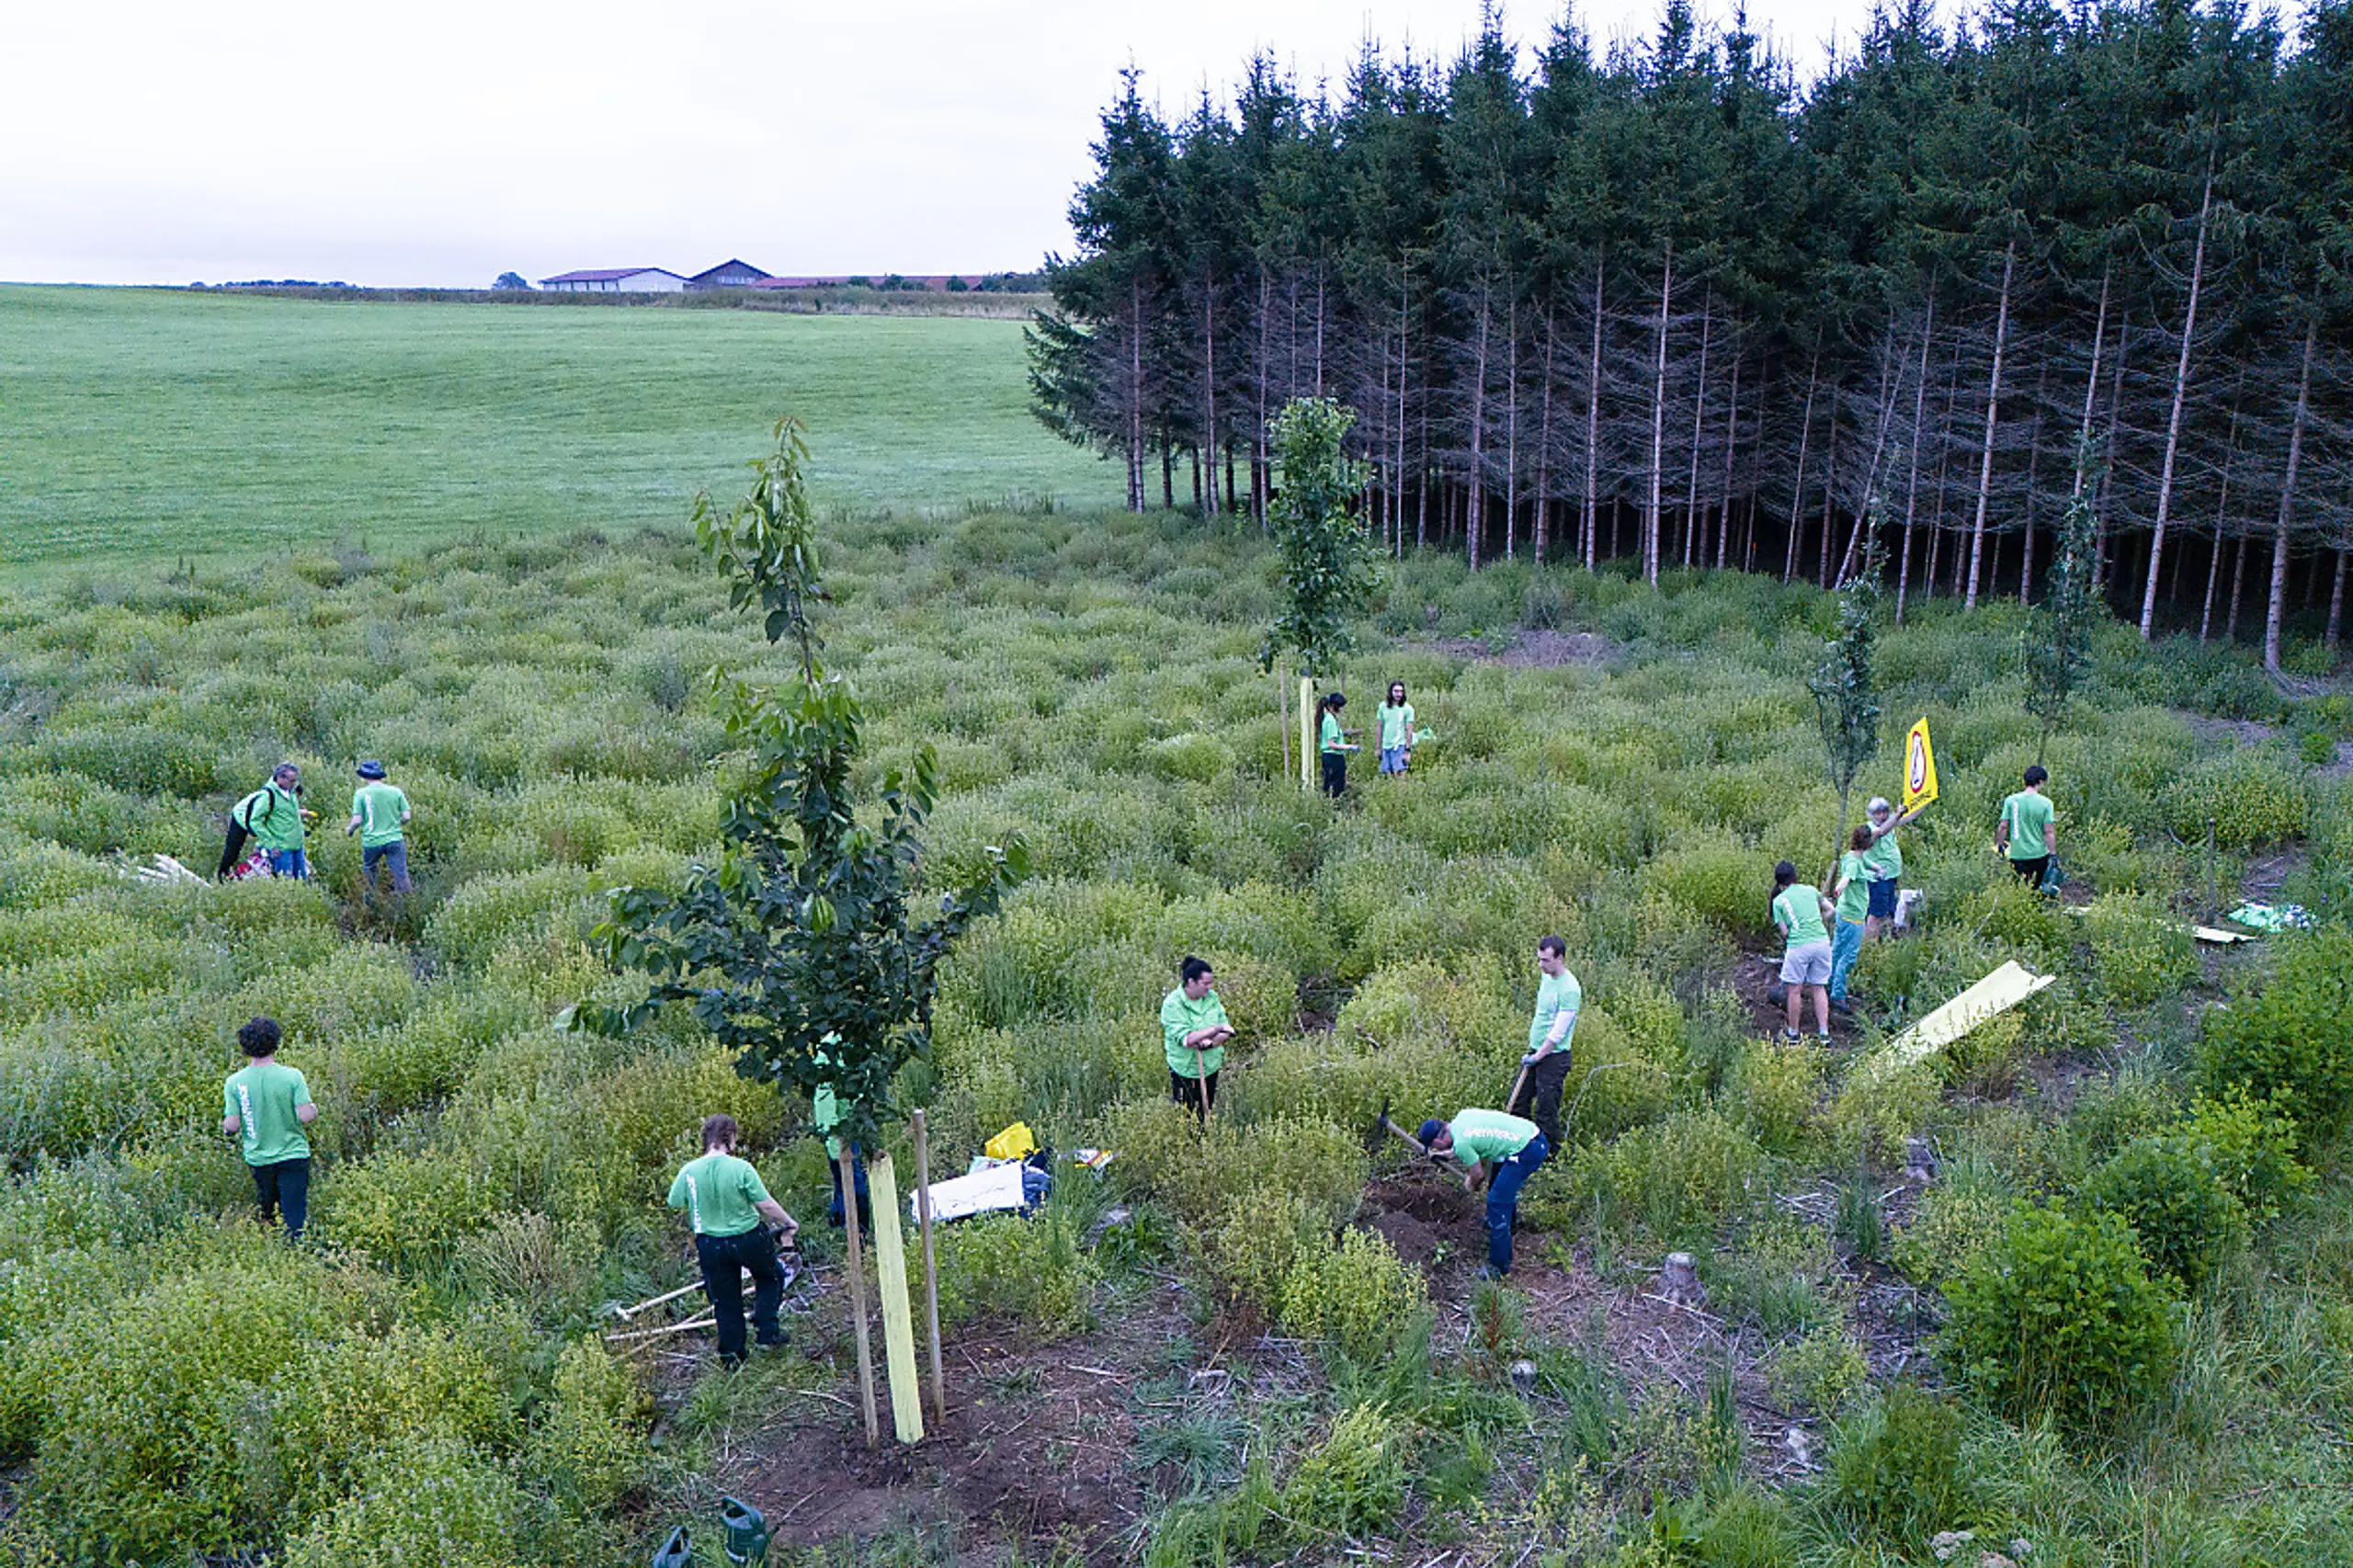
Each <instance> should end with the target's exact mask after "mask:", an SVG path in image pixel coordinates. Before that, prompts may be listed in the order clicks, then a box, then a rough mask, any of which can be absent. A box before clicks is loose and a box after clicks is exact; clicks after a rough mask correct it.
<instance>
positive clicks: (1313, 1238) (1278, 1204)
mask: <svg viewBox="0 0 2353 1568" xmlns="http://www.w3.org/2000/svg"><path fill="white" fill-rule="evenodd" d="M1198 1244H1199V1249H1200V1259H1201V1266H1202V1268H1203V1270H1204V1271H1205V1272H1206V1273H1207V1274H1208V1276H1209V1279H1210V1285H1211V1290H1212V1291H1213V1292H1214V1293H1215V1295H1216V1297H1217V1299H1218V1300H1219V1301H1222V1302H1230V1303H1234V1304H1241V1305H1247V1306H1249V1307H1251V1308H1252V1309H1254V1310H1256V1312H1260V1313H1262V1314H1264V1315H1265V1316H1267V1317H1269V1318H1272V1317H1277V1316H1279V1314H1280V1313H1281V1312H1282V1309H1283V1296H1284V1283H1285V1281H1286V1280H1288V1279H1289V1278H1290V1272H1291V1269H1292V1267H1294V1265H1296V1264H1297V1262H1298V1261H1299V1259H1300V1257H1301V1256H1302V1255H1304V1254H1306V1253H1308V1252H1309V1251H1311V1250H1312V1249H1313V1248H1314V1247H1316V1246H1318V1245H1325V1246H1328V1245H1330V1241H1329V1238H1328V1232H1327V1230H1326V1228H1325V1226H1324V1222H1323V1221H1321V1219H1320V1218H1319V1217H1318V1216H1317V1215H1316V1214H1315V1213H1314V1212H1313V1210H1311V1209H1310V1208H1309V1206H1308V1205H1307V1204H1306V1203H1304V1202H1302V1200H1301V1199H1299V1198H1298V1197H1297V1196H1295V1195H1294V1194H1291V1193H1288V1192H1285V1191H1283V1190H1282V1189H1281V1188H1280V1187H1245V1188H1243V1189H1242V1190H1241V1191H1240V1192H1238V1193H1236V1194H1235V1195H1234V1196H1233V1198H1232V1199H1228V1200H1227V1201H1226V1203H1225V1204H1224V1205H1223V1206H1222V1208H1220V1209H1219V1210H1218V1211H1217V1214H1216V1217H1215V1219H1214V1220H1213V1221H1212V1222H1211V1224H1210V1225H1209V1226H1208V1227H1207V1228H1206V1229H1205V1230H1203V1231H1202V1232H1201V1233H1200V1235H1199V1243H1198Z"/></svg>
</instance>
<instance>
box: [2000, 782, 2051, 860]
mask: <svg viewBox="0 0 2353 1568" xmlns="http://www.w3.org/2000/svg"><path fill="white" fill-rule="evenodd" d="M2056 814H2057V813H2056V812H2054V811H2052V805H2051V798H2050V797H2049V796H2047V795H2039V794H2037V793H2035V792H2034V791H2033V790H2019V791H2018V793H2017V794H2015V795H2011V796H2008V797H2006V798H2005V799H2004V800H2003V801H2002V820H2003V821H2004V822H2006V823H2007V824H2009V828H2010V848H2009V856H2010V858H2011V859H2013V860H2040V859H2041V858H2043V857H2044V856H2045V855H2048V854H2050V853H2051V820H2052V817H2053V816H2055V815H2056Z"/></svg>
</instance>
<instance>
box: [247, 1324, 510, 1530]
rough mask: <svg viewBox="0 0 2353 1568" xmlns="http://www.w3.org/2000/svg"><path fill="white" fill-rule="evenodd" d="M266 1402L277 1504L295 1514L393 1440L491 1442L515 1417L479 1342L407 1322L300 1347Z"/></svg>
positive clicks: (331, 1495)
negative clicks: (375, 1334) (380, 1332)
mask: <svg viewBox="0 0 2353 1568" xmlns="http://www.w3.org/2000/svg"><path fill="white" fill-rule="evenodd" d="M281 1354H284V1352H283V1351H281ZM268 1408H269V1436H270V1450H271V1453H272V1456H273V1458H274V1460H275V1462H276V1471H277V1475H278V1482H279V1488H282V1492H280V1495H281V1496H282V1498H283V1505H282V1506H286V1507H288V1508H290V1509H291V1510H292V1511H293V1512H294V1513H295V1514H296V1515H298V1516H303V1515H309V1514H313V1513H316V1512H317V1511H319V1510H320V1509H322V1508H324V1507H326V1506H328V1505H329V1504H331V1503H332V1502H333V1501H334V1500H335V1498H336V1497H338V1496H340V1495H341V1494H343V1493H344V1492H345V1491H346V1490H347V1488H348V1487H349V1486H350V1485H351V1483H353V1481H354V1480H355V1479H356V1478H357V1477H358V1473H359V1471H361V1470H362V1469H363V1468H364V1467H365V1465H366V1462H367V1461H368V1460H369V1458H370V1457H371V1456H373V1455H374V1454H376V1453H377V1452H379V1451H380V1450H381V1449H383V1448H384V1447H385V1446H386V1445H388V1444H391V1443H392V1442H394V1441H395V1440H397V1439H399V1438H402V1437H428V1436H435V1435H440V1436H446V1437H450V1438H452V1439H455V1440H457V1441H459V1442H461V1443H465V1444H467V1445H470V1446H472V1445H493V1446H495V1445H496V1444H498V1443H499V1442H500V1440H501V1439H503V1438H504V1437H505V1436H506V1433H507V1431H508V1429H509V1428H510V1426H512V1424H513V1420H514V1413H513V1412H512V1411H510V1410H509V1409H508V1408H507V1407H506V1400H505V1399H504V1398H503V1397H502V1395H501V1392H500V1390H499V1387H498V1381H497V1373H496V1371H495V1369H494V1368H493V1367H492V1366H491V1365H490V1363H489V1362H488V1361H487V1360H485V1359H484V1358H483V1356H482V1353H481V1352H480V1351H479V1350H477V1349H475V1348H474V1347H472V1346H469V1345H467V1344H465V1343H464V1342H462V1341H460V1340H454V1339H449V1338H447V1337H444V1336H442V1335H437V1334H434V1333H431V1332H429V1331H426V1330H421V1329H416V1328H408V1327H400V1328H395V1329H393V1330H392V1332H391V1333H390V1334H389V1335H385V1336H384V1337H383V1338H381V1339H371V1338H367V1337H364V1336H363V1337H358V1338H353V1339H347V1340H343V1341H341V1342H339V1343H335V1344H321V1345H311V1346H301V1347H299V1348H297V1349H296V1350H295V1351H294V1352H293V1354H292V1355H291V1356H290V1358H288V1365H287V1366H286V1367H285V1368H284V1369H283V1370H282V1371H280V1372H279V1373H278V1376H277V1377H276V1378H275V1379H274V1380H273V1381H272V1386H271V1389H270V1392H269V1400H268ZM279 1488H273V1489H272V1490H273V1491H278V1490H279Z"/></svg>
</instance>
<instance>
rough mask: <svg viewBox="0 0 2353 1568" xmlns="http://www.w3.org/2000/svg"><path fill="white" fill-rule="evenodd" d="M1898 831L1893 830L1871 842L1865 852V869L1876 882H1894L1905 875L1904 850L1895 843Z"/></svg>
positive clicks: (1871, 879)
mask: <svg viewBox="0 0 2353 1568" xmlns="http://www.w3.org/2000/svg"><path fill="white" fill-rule="evenodd" d="M1896 832H1897V830H1896V829H1893V828H1891V829H1889V830H1888V831H1887V832H1885V833H1882V834H1881V835H1879V836H1878V837H1877V838H1875V839H1873V840H1872V841H1871V846H1870V848H1869V849H1866V850H1864V851H1863V867H1864V869H1865V870H1867V871H1868V872H1869V873H1870V881H1875V882H1886V881H1894V880H1896V879H1897V878H1899V877H1901V876H1903V875H1904V850H1903V847H1902V846H1900V845H1898V844H1897V843H1896V842H1895V835H1896Z"/></svg>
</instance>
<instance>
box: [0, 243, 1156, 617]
mask: <svg viewBox="0 0 2353 1568" xmlns="http://www.w3.org/2000/svg"><path fill="white" fill-rule="evenodd" d="M1028 398H1029V389H1028V384H1027V382H1026V381H1025V380H1024V369H1023V360H1022V355H1021V328H1020V325H1019V324H1017V323H1014V322H1004V321H983V320H971V319H949V318H904V317H881V316H830V315H829V316H788V315H780V314H773V313H767V312H729V311H660V310H622V309H612V310H556V309H547V310H520V309H507V308H501V307H498V306H491V305H440V304H389V303H373V302H366V303H362V302H348V303H347V302H335V303H325V302H314V301H303V300H285V299H274V298H247V297H235V296H223V295H218V294H188V293H179V292H167V291H145V290H72V289H35V288H7V289H0V414H4V415H5V416H0V567H9V568H15V569H17V573H18V574H20V575H21V574H23V573H25V572H26V571H28V570H30V571H33V572H36V573H40V574H53V573H55V572H58V571H86V570H92V569H100V570H111V569H117V568H122V567H128V566H131V565H135V564H138V563H143V562H171V561H175V560H176V559H178V558H179V557H181V556H182V555H190V556H196V557H232V558H249V557H253V556H256V555H264V554H268V553H272V552H277V551H285V550H288V549H291V548H301V547H316V546H319V545H324V544H333V543H335V542H337V541H344V540H348V541H352V542H355V543H365V544H366V545H367V546H368V547H369V548H370V549H375V550H382V549H385V548H388V547H395V546H405V545H411V544H416V543H422V542H426V541H430V540H446V539H450V538H455V537H460V536H463V535H468V534H473V533H483V534H487V535H489V536H492V537H502V536H507V535H520V534H544V533H547V532H549V531H551V530H570V529H576V528H600V529H605V530H608V531H615V530H628V529H633V528H639V527H642V526H646V525H653V526H670V525H675V524H677V523H678V522H680V521H681V520H682V519H683V517H684V516H685V503H684V498H685V497H687V496H688V495H691V494H693V492H694V491H695V490H696V489H697V488H698V487H699V486H701V485H704V484H723V483H733V482H734V477H735V475H734V472H731V471H733V470H735V469H736V465H737V464H738V463H739V462H740V461H741V460H742V459H743V456H744V454H745V453H746V452H748V451H753V450H756V449H758V448H759V446H760V445H761V441H762V437H764V436H765V433H766V430H767V426H768V425H769V424H770V423H772V422H773V421H774V419H775V418H776V416H777V415H779V413H782V412H784V411H786V410H793V411H797V412H799V413H801V415H802V416H803V417H804V418H805V419H807V420H808V422H809V424H810V426H811V437H812V440H813V442H814V444H815V445H816V447H817V448H818V449H819V450H821V451H822V452H823V453H824V458H823V460H822V461H821V463H820V464H819V466H818V469H817V472H816V475H815V483H816V489H817V493H818V495H819V498H820V500H821V502H822V503H824V504H825V505H827V506H837V507H848V508H853V509H860V510H863V509H870V508H874V507H878V506H896V507H900V508H916V507H936V506H946V507H956V506H960V505H961V503H964V502H966V501H1003V500H1004V499H1005V498H1006V496H1007V495H1008V494H1012V493H1014V492H1019V493H1020V494H1023V495H1024V496H1036V495H1039V494H1051V495H1052V496H1054V497H1055V498H1056V499H1057V500H1058V501H1059V502H1061V503H1063V504H1064V505H1068V506H1096V505H1101V504H1106V503H1109V502H1112V501H1115V500H1116V498H1117V493H1118V484H1119V477H1118V474H1117V472H1116V471H1114V470H1112V469H1111V468H1109V467H1108V465H1105V464H1103V463H1100V462H1097V460H1095V459H1093V458H1091V457H1089V456H1088V455H1086V453H1083V452H1081V451H1079V450H1077V449H1074V448H1072V447H1069V446H1066V445H1064V444H1063V443H1062V442H1059V441H1056V440H1055V439H1053V437H1051V436H1049V435H1048V434H1047V433H1046V432H1045V430H1044V428H1043V427H1042V426H1039V425H1038V424H1037V422H1036V421H1034V420H1033V419H1031V418H1030V417H1029V414H1028V412H1027V405H1028Z"/></svg>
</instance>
